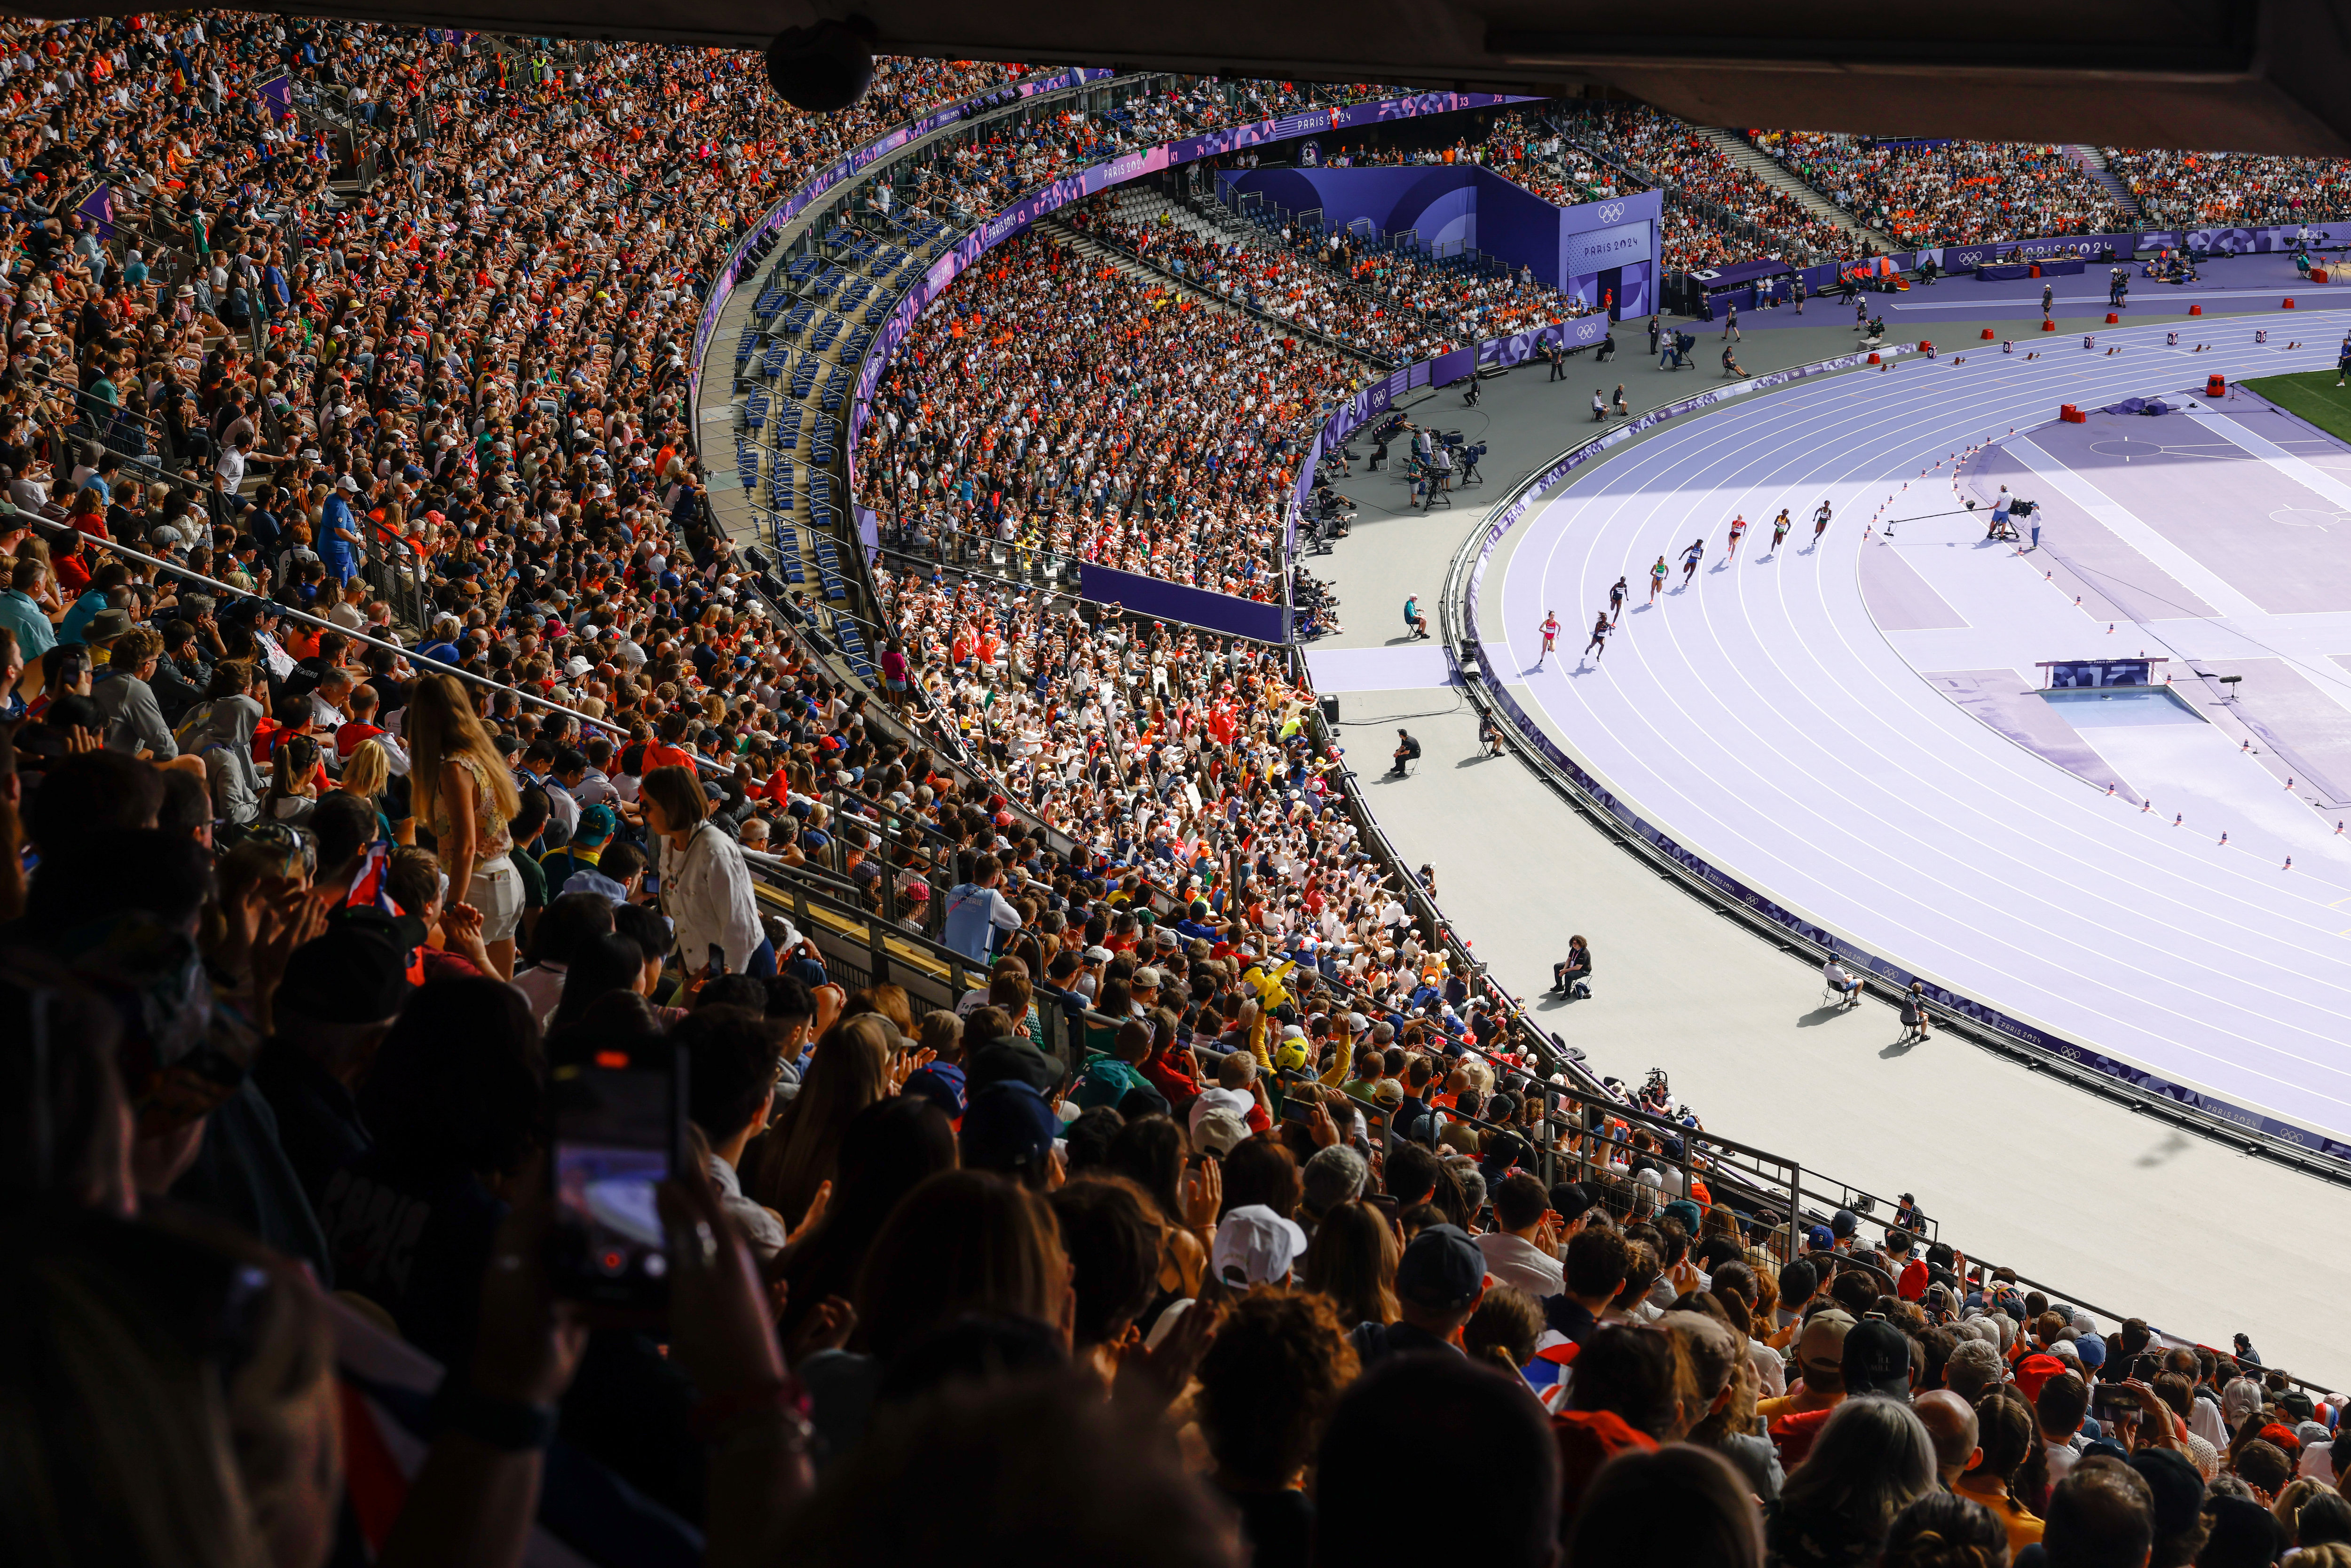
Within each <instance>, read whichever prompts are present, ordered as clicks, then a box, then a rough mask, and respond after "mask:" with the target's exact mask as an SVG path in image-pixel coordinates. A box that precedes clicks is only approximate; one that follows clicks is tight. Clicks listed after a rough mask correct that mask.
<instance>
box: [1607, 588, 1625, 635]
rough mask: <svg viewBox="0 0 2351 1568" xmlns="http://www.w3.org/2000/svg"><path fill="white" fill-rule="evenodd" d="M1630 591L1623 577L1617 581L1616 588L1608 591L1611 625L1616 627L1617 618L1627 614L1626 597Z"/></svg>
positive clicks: (1609, 622) (1609, 621)
mask: <svg viewBox="0 0 2351 1568" xmlns="http://www.w3.org/2000/svg"><path fill="white" fill-rule="evenodd" d="M1627 592H1629V590H1628V589H1627V588H1626V587H1625V580H1624V579H1623V578H1621V577H1620V578H1618V579H1617V580H1616V586H1615V587H1614V588H1612V589H1610V590H1609V591H1608V624H1609V625H1611V626H1614V625H1615V624H1616V618H1617V617H1618V616H1620V615H1622V614H1624V613H1625V594H1626V593H1627Z"/></svg>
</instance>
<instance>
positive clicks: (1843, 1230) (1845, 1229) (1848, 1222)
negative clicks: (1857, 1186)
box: [1829, 1208, 1861, 1241]
mask: <svg viewBox="0 0 2351 1568" xmlns="http://www.w3.org/2000/svg"><path fill="white" fill-rule="evenodd" d="M1860 1228H1861V1221H1860V1220H1858V1219H1856V1218H1854V1212H1853V1210H1851V1209H1850V1208H1840V1209H1838V1210H1837V1211H1836V1212H1835V1213H1834V1214H1833V1215H1831V1216H1829V1230H1830V1231H1831V1233H1833V1234H1834V1236H1835V1237H1836V1239H1838V1240H1840V1241H1842V1240H1844V1239H1845V1238H1846V1237H1848V1236H1850V1235H1852V1234H1853V1233H1854V1232H1855V1231H1856V1230H1858V1229H1860Z"/></svg>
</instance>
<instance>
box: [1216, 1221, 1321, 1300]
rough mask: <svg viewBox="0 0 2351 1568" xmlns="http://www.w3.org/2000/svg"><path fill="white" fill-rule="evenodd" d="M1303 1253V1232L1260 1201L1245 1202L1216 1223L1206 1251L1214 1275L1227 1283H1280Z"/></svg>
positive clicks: (1285, 1280)
mask: <svg viewBox="0 0 2351 1568" xmlns="http://www.w3.org/2000/svg"><path fill="white" fill-rule="evenodd" d="M1305 1254H1306V1232H1305V1231H1303V1230H1301V1228H1299V1225H1298V1222H1297V1221H1296V1220H1294V1219H1286V1218H1282V1217H1281V1216H1280V1215H1279V1214H1276V1213H1275V1212H1274V1211H1273V1210H1272V1209H1270V1208H1269V1207H1266V1206H1265V1205H1264V1204H1261V1203H1245V1204H1243V1205H1241V1206H1240V1207H1238V1208H1236V1209H1234V1210H1233V1211H1232V1212H1231V1213H1229V1214H1228V1215H1226V1216H1225V1220H1224V1223H1223V1224H1221V1225H1219V1226H1217V1244H1216V1246H1215V1247H1214V1248H1213V1249H1211V1250H1210V1252H1209V1254H1208V1263H1209V1266H1210V1267H1211V1268H1212V1269H1214V1270H1216V1275H1217V1278H1218V1279H1219V1280H1222V1281H1225V1282H1226V1283H1227V1284H1228V1285H1235V1286H1239V1287H1242V1288H1244V1289H1245V1288H1247V1287H1249V1286H1250V1285H1281V1284H1287V1283H1288V1282H1289V1281H1290V1270H1291V1269H1292V1268H1293V1267H1295V1266H1296V1264H1297V1262H1298V1260H1299V1259H1301V1258H1302V1257H1304V1256H1305Z"/></svg>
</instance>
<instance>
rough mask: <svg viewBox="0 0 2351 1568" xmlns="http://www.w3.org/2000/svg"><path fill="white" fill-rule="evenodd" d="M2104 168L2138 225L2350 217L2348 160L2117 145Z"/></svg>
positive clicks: (2225, 225) (2210, 224) (2248, 224)
mask: <svg viewBox="0 0 2351 1568" xmlns="http://www.w3.org/2000/svg"><path fill="white" fill-rule="evenodd" d="M2106 167H2107V168H2108V169H2110V170H2112V171H2113V172H2114V173H2115V175H2116V178H2117V179H2119V180H2121V181H2122V183H2123V188H2124V189H2126V190H2127V191H2128V192H2130V193H2131V198H2132V199H2133V200H2134V201H2136V202H2137V203H2138V206H2139V213H2140V214H2141V220H2142V224H2143V225H2165V226H2168V227H2173V228H2199V227H2213V228H2241V227H2254V226H2258V225H2272V224H2275V225H2284V224H2321V223H2328V222H2339V221H2340V220H2341V219H2342V218H2343V217H2345V216H2346V214H2351V163H2346V162H2345V161H2344V160H2343V159H2340V158H2273V157H2266V156H2263V155H2261V154H2258V153H2251V152H2164V151H2162V150H2160V149H2156V148H2145V147H2123V148H2116V149H2114V150H2113V151H2111V152H2108V153H2107V154H2106Z"/></svg>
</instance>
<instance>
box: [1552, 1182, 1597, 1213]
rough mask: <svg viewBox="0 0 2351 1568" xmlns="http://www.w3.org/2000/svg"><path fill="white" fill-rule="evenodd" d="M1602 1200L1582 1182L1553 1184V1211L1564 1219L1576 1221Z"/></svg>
mask: <svg viewBox="0 0 2351 1568" xmlns="http://www.w3.org/2000/svg"><path fill="white" fill-rule="evenodd" d="M1599 1201H1600V1200H1599V1199H1598V1198H1596V1197H1593V1196H1592V1189H1591V1188H1590V1187H1588V1186H1584V1185H1583V1183H1582V1182H1577V1181H1562V1182H1553V1183H1552V1189H1551V1209H1552V1213H1553V1214H1556V1215H1558V1216H1559V1217H1560V1218H1562V1219H1575V1218H1580V1217H1581V1216H1583V1215H1584V1214H1586V1213H1589V1212H1590V1211H1591V1208H1592V1206H1593V1204H1595V1203H1598V1202H1599Z"/></svg>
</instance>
